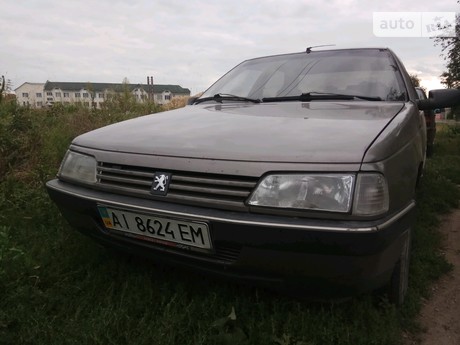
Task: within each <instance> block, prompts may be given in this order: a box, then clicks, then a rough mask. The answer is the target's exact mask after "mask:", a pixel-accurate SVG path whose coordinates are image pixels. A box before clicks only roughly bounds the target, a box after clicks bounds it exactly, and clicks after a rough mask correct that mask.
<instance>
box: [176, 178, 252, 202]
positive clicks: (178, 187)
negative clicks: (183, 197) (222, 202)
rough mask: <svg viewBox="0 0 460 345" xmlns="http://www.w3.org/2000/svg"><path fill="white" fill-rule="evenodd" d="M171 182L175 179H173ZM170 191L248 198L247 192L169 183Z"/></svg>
mask: <svg viewBox="0 0 460 345" xmlns="http://www.w3.org/2000/svg"><path fill="white" fill-rule="evenodd" d="M173 181H175V179H174V178H173ZM169 190H170V191H173V190H174V191H175V190H180V191H187V192H196V193H202V194H219V195H229V196H236V197H242V198H247V197H248V196H249V192H248V191H238V190H232V189H224V188H213V187H205V186H190V185H183V184H176V183H174V182H173V183H171V184H170V185H169Z"/></svg>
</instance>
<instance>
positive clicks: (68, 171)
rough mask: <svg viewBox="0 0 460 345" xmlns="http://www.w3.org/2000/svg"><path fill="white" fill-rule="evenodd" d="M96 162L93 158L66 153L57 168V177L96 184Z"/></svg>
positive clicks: (75, 153)
mask: <svg viewBox="0 0 460 345" xmlns="http://www.w3.org/2000/svg"><path fill="white" fill-rule="evenodd" d="M96 167H97V161H96V159H95V158H94V157H91V156H88V155H84V154H81V153H77V152H74V151H70V150H69V151H67V153H66V155H65V157H64V159H63V160H62V163H61V167H60V168H59V172H58V177H59V178H62V179H70V180H76V181H80V182H85V183H96Z"/></svg>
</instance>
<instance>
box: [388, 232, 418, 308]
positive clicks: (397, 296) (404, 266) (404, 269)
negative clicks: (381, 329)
mask: <svg viewBox="0 0 460 345" xmlns="http://www.w3.org/2000/svg"><path fill="white" fill-rule="evenodd" d="M411 240H412V231H411V230H410V229H409V230H408V231H407V233H406V234H405V236H404V243H403V246H402V249H401V256H400V258H399V261H398V262H397V263H396V265H395V268H394V270H393V274H392V276H391V281H390V285H389V287H388V299H389V301H390V302H391V303H393V304H395V305H396V306H401V305H402V304H403V303H404V299H405V297H406V294H407V289H408V286H409V264H410V249H411Z"/></svg>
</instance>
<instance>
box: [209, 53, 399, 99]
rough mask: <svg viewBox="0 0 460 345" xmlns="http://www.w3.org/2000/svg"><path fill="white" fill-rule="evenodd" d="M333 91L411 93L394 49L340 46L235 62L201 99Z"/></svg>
mask: <svg viewBox="0 0 460 345" xmlns="http://www.w3.org/2000/svg"><path fill="white" fill-rule="evenodd" d="M307 93H328V94H341V95H354V96H364V97H373V98H380V99H382V100H386V101H404V100H406V91H405V87H404V83H403V82H402V78H401V75H400V72H399V70H398V68H397V65H396V62H395V61H394V59H393V58H392V56H391V54H390V52H388V51H387V50H379V49H362V50H335V51H319V52H311V53H297V54H289V55H278V56H269V57H263V58H258V59H253V60H248V61H245V62H243V63H241V64H240V65H238V66H236V67H235V68H234V69H232V70H231V71H230V72H228V73H227V74H226V75H224V76H223V77H222V78H221V79H219V80H218V81H217V82H216V83H215V84H214V85H212V86H211V87H210V88H209V89H208V90H206V92H205V93H204V94H203V95H202V97H212V96H214V95H216V94H230V95H238V96H241V97H247V98H251V99H263V98H267V97H289V96H299V95H301V94H307Z"/></svg>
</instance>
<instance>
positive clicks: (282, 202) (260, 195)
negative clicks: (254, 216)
mask: <svg viewBox="0 0 460 345" xmlns="http://www.w3.org/2000/svg"><path fill="white" fill-rule="evenodd" d="M354 183H355V175H354V174H301V175H300V174H292V175H291V174H282V175H281V174H280V175H268V176H266V177H265V178H264V179H263V180H262V181H261V182H260V183H259V185H258V186H257V188H256V190H255V191H254V192H253V194H252V195H251V197H250V198H249V200H248V204H249V205H254V206H266V207H280V208H295V209H309V210H316V211H330V212H343V213H346V212H349V211H350V208H351V203H352V196H353V187H354Z"/></svg>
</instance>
